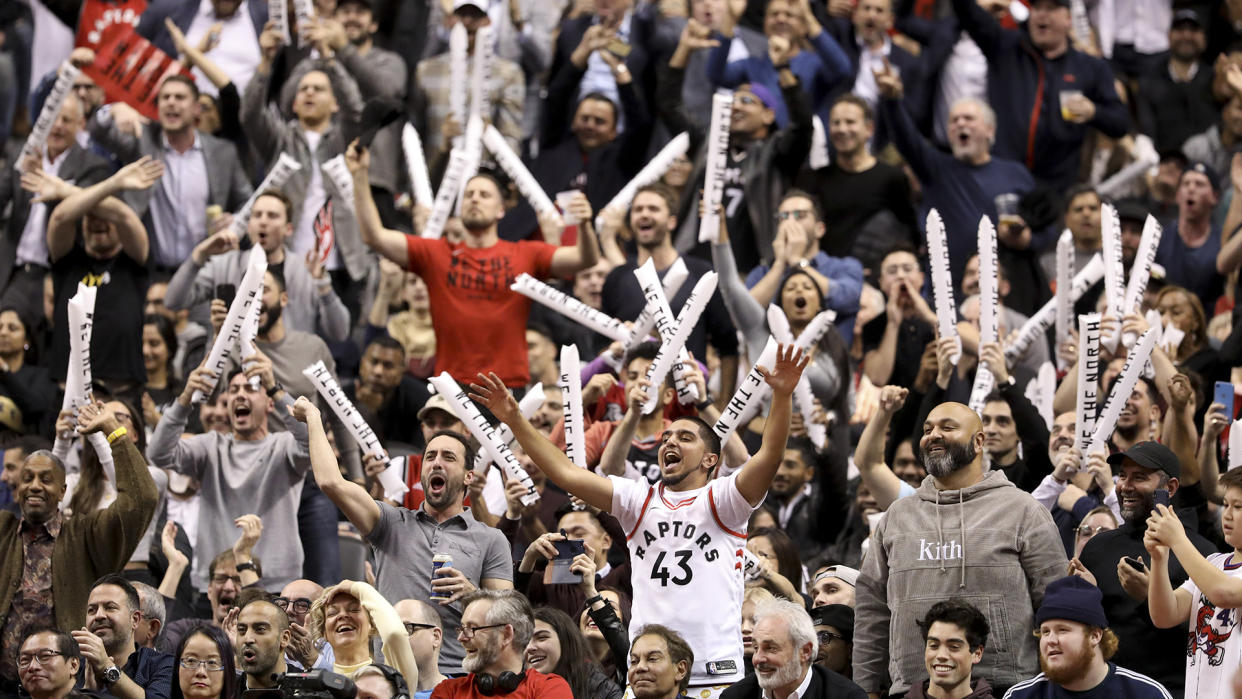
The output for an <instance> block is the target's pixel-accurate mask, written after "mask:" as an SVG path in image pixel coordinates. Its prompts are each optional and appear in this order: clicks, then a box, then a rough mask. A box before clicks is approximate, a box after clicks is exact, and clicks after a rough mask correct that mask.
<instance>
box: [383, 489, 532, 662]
mask: <svg viewBox="0 0 1242 699" xmlns="http://www.w3.org/2000/svg"><path fill="white" fill-rule="evenodd" d="M379 506H380V518H379V520H378V521H377V522H376V523H375V528H374V529H372V530H371V533H370V534H369V535H368V536H367V541H368V543H370V544H371V547H372V548H373V549H374V550H375V587H376V588H377V589H378V590H379V593H380V594H381V595H383V596H384V597H385V598H386V599H389V600H391V601H393V602H394V603H395V602H397V601H398V600H403V599H419V600H423V601H426V602H430V603H431V606H433V607H435V608H436V609H437V610H438V611H439V612H440V621H441V624H442V625H443V627H444V642H443V644H442V645H441V646H440V672H442V673H444V674H450V673H453V674H458V673H461V672H462V668H461V661H462V658H464V657H465V655H466V653H465V650H464V649H462V647H461V643H460V642H459V641H458V640H457V627H458V626H459V625H460V624H461V612H462V607H461V603H460V602H454V603H453V604H449V605H441V604H440V603H439V602H438V601H437V600H432V599H431V559H432V557H433V556H435V555H436V554H437V553H447V554H449V555H450V556H452V557H453V568H455V569H457V570H460V571H461V572H462V573H464V574H465V575H466V578H467V579H469V580H470V582H472V583H474V585H475V586H478V585H479V584H480V582H481V581H482V580H483V579H484V578H495V579H498V580H508V581H510V582H512V580H513V560H512V559H511V558H510V556H509V551H510V547H509V542H508V541H506V540H505V536H504V534H501V533H500V530H499V529H495V528H493V527H489V526H487V525H486V524H483V523H482V522H479V521H478V520H476V519H475V518H474V516H473V515H471V514H470V510H469V508H467V509H465V510H464V511H463V512H462V513H461V514H459V515H457V516H455V517H452V518H450V519H448V520H445V521H444V522H443V523H438V522H436V521H435V519H433V518H432V517H431V516H430V515H428V514H427V513H426V512H425V511H423V509H422V508H421V507H420V508H419V509H417V510H407V509H406V508H404V507H393V506H392V505H389V504H387V503H383V502H381V503H379Z"/></svg>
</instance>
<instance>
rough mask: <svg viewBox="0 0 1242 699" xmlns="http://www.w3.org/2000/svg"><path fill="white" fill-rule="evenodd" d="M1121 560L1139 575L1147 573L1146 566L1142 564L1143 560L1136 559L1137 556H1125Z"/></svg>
mask: <svg viewBox="0 0 1242 699" xmlns="http://www.w3.org/2000/svg"><path fill="white" fill-rule="evenodd" d="M1121 560H1123V561H1125V562H1126V563H1127V564H1128V565H1129V566H1130V567H1131V568H1133V569H1135V570H1137V571H1139V572H1140V573H1143V572H1146V571H1147V564H1146V563H1144V562H1143V559H1141V558H1138V557H1137V556H1135V557H1131V556H1126V557H1125V558H1122V559H1121Z"/></svg>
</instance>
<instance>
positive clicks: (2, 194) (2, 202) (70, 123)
mask: <svg viewBox="0 0 1242 699" xmlns="http://www.w3.org/2000/svg"><path fill="white" fill-rule="evenodd" d="M85 123H86V120H85V117H84V115H83V112H82V103H81V101H79V100H78V99H77V97H75V96H74V95H72V94H71V95H69V96H68V97H66V98H65V101H64V103H63V104H62V105H61V108H60V114H59V115H58V116H57V117H56V121H55V122H53V124H52V130H51V132H50V133H49V134H48V137H47V144H46V145H45V146H44V148H43V153H42V154H41V155H39V156H37V157H33V158H29V159H28V162H25V163H20V166H21V170H20V171H18V170H15V169H14V168H12V167H4V168H3V171H2V172H0V210H3V209H4V208H5V207H6V206H7V205H8V204H9V203H10V202H12V204H13V210H12V213H11V214H10V216H9V222H8V225H7V227H6V228H5V230H4V235H3V236H0V291H2V292H3V293H2V295H0V306H3V307H7V306H16V307H18V308H20V309H21V310H22V311H23V313H24V315H23V317H27V318H39V317H42V316H43V279H44V277H46V276H47V271H48V268H49V266H50V263H49V262H48V257H47V216H48V212H49V211H51V210H52V209H53V208H55V207H56V204H57V202H56V201H34V199H35V197H34V195H32V194H31V193H30V192H28V191H26V190H24V189H22V184H21V176H22V173H24V172H29V171H31V170H35V169H41V170H43V172H46V173H48V174H51V175H55V176H56V177H59V178H60V179H62V180H65V181H66V182H69V183H70V184H74V185H77V186H79V187H89V186H90V185H93V184H95V183H96V182H100V181H102V180H103V179H104V178H105V177H107V176H108V163H107V162H106V161H105V160H104V159H103V158H100V157H99V156H97V155H95V154H93V153H91V152H89V151H87V150H85V149H84V148H82V146H80V145H78V134H79V133H80V132H81V131H82V127H83V126H84V125H85Z"/></svg>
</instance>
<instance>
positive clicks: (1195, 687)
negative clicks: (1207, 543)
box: [1179, 553, 1242, 699]
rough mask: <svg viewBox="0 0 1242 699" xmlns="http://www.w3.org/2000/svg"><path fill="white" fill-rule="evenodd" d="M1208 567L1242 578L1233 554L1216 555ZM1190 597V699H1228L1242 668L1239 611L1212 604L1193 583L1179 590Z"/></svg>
mask: <svg viewBox="0 0 1242 699" xmlns="http://www.w3.org/2000/svg"><path fill="white" fill-rule="evenodd" d="M1207 560H1208V563H1211V564H1212V565H1214V566H1216V567H1217V568H1218V569H1220V570H1223V571H1224V572H1225V574H1226V575H1228V576H1230V577H1234V578H1242V561H1237V562H1234V561H1233V554H1232V553H1214V554H1212V555H1210V556H1208V557H1207ZM1179 589H1181V590H1186V591H1187V592H1189V593H1190V602H1191V605H1190V634H1189V636H1188V638H1187V639H1186V692H1185V696H1186V699H1193V698H1194V697H1227V696H1230V692H1232V691H1233V690H1232V689H1231V688H1230V684H1229V683H1230V681H1231V680H1232V679H1233V676H1234V674H1235V673H1237V671H1238V668H1239V666H1240V665H1242V638H1238V637H1235V636H1234V635H1233V634H1234V633H1237V632H1238V612H1239V610H1238V609H1229V608H1219V607H1217V606H1216V605H1214V604H1212V602H1211V601H1210V600H1208V598H1207V596H1206V595H1204V594H1203V592H1201V591H1200V590H1199V587H1198V586H1197V585H1195V583H1194V581H1193V580H1190V579H1187V580H1186V582H1184V583H1182V586H1181V587H1180V588H1179Z"/></svg>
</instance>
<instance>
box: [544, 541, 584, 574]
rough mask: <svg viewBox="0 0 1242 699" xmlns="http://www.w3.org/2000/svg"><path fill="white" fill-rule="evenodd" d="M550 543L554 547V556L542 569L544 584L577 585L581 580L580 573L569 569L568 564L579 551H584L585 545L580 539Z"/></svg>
mask: <svg viewBox="0 0 1242 699" xmlns="http://www.w3.org/2000/svg"><path fill="white" fill-rule="evenodd" d="M552 545H553V546H555V547H556V557H555V558H553V559H552V560H551V561H549V562H548V567H547V569H546V570H545V571H544V577H543V582H544V584H547V585H569V584H573V585H577V584H578V583H580V582H582V574H581V573H574V572H572V571H570V570H569V566H570V565H572V564H573V562H574V557H575V556H577V555H578V554H580V553H586V545H585V544H584V543H583V541H582V539H566V540H564V541H553V542H552Z"/></svg>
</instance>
